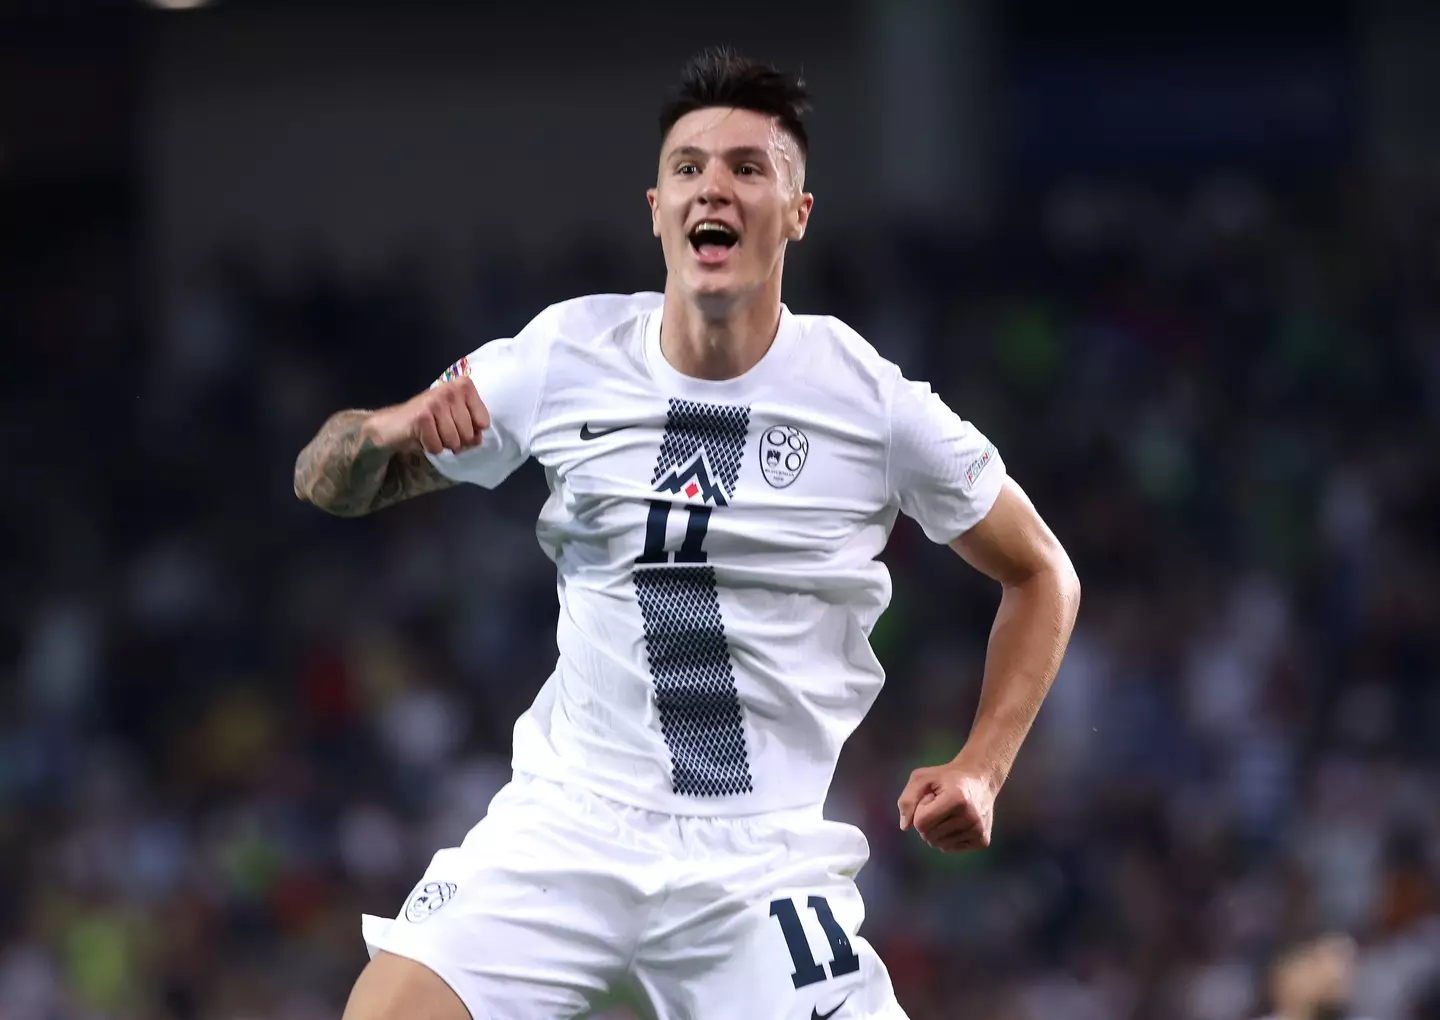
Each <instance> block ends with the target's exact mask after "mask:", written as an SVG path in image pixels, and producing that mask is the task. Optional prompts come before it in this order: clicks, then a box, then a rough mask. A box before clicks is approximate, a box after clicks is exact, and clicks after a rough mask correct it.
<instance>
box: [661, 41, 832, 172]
mask: <svg viewBox="0 0 1440 1020" xmlns="http://www.w3.org/2000/svg"><path fill="white" fill-rule="evenodd" d="M715 106H730V107H734V108H735V109H737V110H753V111H754V112H755V113H763V114H766V115H768V116H771V117H774V118H775V119H776V120H777V121H779V122H780V126H781V127H783V128H784V129H785V130H786V131H788V132H789V133H790V135H791V136H792V137H793V138H794V139H795V141H796V143H797V144H798V145H799V146H800V155H801V156H809V154H810V136H809V135H808V134H807V132H806V131H805V121H804V117H805V113H806V112H807V111H808V110H809V109H810V92H809V90H808V89H806V88H805V82H804V80H803V79H801V78H800V77H799V76H797V75H792V74H786V73H785V72H783V71H779V70H776V69H775V68H773V67H771V66H770V65H769V64H760V63H756V62H755V61H753V60H747V59H746V58H745V57H742V56H740V55H738V54H737V53H735V51H734V50H731V49H729V48H727V47H716V48H713V49H708V50H704V51H703V52H701V53H699V54H697V55H696V56H694V57H692V58H691V59H690V62H689V63H687V64H686V65H685V70H684V71H683V72H682V73H681V76H680V87H679V88H678V89H676V91H675V94H674V95H673V96H672V97H671V98H670V100H669V101H668V102H666V103H665V105H664V106H663V107H662V108H661V109H660V140H661V141H662V142H663V141H664V140H665V138H666V136H668V135H669V134H670V129H671V128H673V127H674V126H675V122H676V121H678V120H679V119H680V118H681V117H683V116H685V115H686V114H687V113H694V112H695V111H696V110H706V109H709V108H711V107H715Z"/></svg>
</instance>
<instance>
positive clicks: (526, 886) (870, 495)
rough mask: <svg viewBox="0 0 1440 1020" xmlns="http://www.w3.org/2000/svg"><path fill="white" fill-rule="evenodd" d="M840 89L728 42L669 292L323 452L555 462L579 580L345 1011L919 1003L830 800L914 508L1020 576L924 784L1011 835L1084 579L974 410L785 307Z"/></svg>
mask: <svg viewBox="0 0 1440 1020" xmlns="http://www.w3.org/2000/svg"><path fill="white" fill-rule="evenodd" d="M807 109H808V97H807V93H806V91H805V88H804V86H803V84H802V83H801V82H800V81H799V80H798V79H796V78H794V77H790V76H787V75H785V74H782V73H780V72H779V71H776V70H774V69H772V68H770V67H766V66H762V65H758V64H755V63H751V62H748V61H745V60H742V59H740V58H738V57H736V56H734V55H732V54H730V53H728V52H726V51H716V52H709V53H706V54H704V55H702V56H701V57H699V58H697V59H696V60H695V61H693V62H692V63H691V65H690V66H689V67H688V68H687V70H686V73H685V77H684V81H683V84H682V86H681V88H680V89H679V91H678V93H677V94H676V95H675V97H674V98H673V99H672V100H671V101H670V102H669V103H668V104H667V105H666V106H665V107H664V109H663V112H662V116H661V125H660V126H661V146H660V154H659V166H658V174H657V178H656V182H655V186H654V187H653V188H651V189H650V190H649V192H648V198H649V202H650V214H651V223H652V227H653V230H654V233H655V235H656V236H657V237H658V238H659V239H660V244H661V248H662V249H663V251H664V255H665V264H666V269H667V273H666V280H665V291H664V293H663V294H646V293H642V294H634V295H628V296H627V295H603V296H592V297H582V298H578V299H576V300H572V301H566V302H563V303H561V304H558V305H554V306H552V307H550V308H548V309H546V310H544V311H543V312H541V313H540V315H538V316H537V317H536V318H535V319H534V320H533V321H532V322H530V324H529V325H527V326H526V327H525V328H524V329H522V330H521V331H520V332H519V333H518V334H517V335H516V336H514V337H512V338H507V339H500V340H494V341H492V342H490V343H487V344H485V345H484V346H482V347H480V348H479V349H478V350H476V351H475V352H474V353H472V354H470V355H469V356H468V357H466V358H462V359H461V360H460V361H458V362H456V363H455V364H454V365H452V366H451V367H450V368H449V369H448V370H447V371H446V372H445V373H444V374H443V375H442V376H441V377H440V379H439V380H437V381H436V382H435V383H434V384H433V385H432V386H431V387H430V388H429V389H427V390H426V391H424V392H422V393H420V394H419V395H417V396H414V397H412V398H411V399H409V400H407V401H406V402H404V403H401V404H396V405H394V406H392V407H386V408H382V409H380V410H377V411H342V412H340V413H339V414H337V415H335V416H334V417H333V418H331V419H330V420H329V421H328V422H326V424H325V425H324V426H323V427H322V428H321V430H320V432H319V434H318V435H317V436H316V437H315V438H314V439H313V440H312V441H311V442H310V444H309V445H308V446H307V447H306V448H305V449H304V451H302V452H301V454H300V457H299V460H298V462H297V463H296V467H295V491H296V493H297V494H298V495H299V496H300V497H301V498H302V499H305V500H308V501H310V502H311V503H314V504H315V505H317V506H319V507H321V508H323V509H325V510H328V511H330V512H332V513H336V514H340V515H346V516H351V515H357V514H365V513H369V512H372V511H374V510H378V509H380V508H382V507H385V506H389V505H391V504H393V503H396V502H398V501H400V500H403V499H407V498H409V497H412V496H416V495H419V494H421V493H426V492H432V491H434V490H437V489H443V488H446V487H447V486H450V485H454V484H456V483H458V482H470V483H473V484H477V485H481V486H484V487H486V488H492V487H494V486H496V485H499V484H500V483H501V482H502V481H504V480H505V478H506V476H507V475H509V474H510V473H511V472H512V471H514V470H515V468H516V467H517V466H519V465H520V464H521V463H523V462H524V461H525V460H526V459H527V458H532V457H533V458H535V459H536V460H538V461H539V462H540V463H541V464H542V465H544V468H545V472H546V476H547V478H548V482H549V487H550V497H549V500H548V501H547V502H546V504H545V506H544V508H543V509H542V510H541V512H540V518H539V524H538V526H537V529H536V530H537V535H538V538H539V541H540V544H541V546H542V548H543V549H544V551H545V553H546V554H547V555H548V556H549V557H550V558H551V559H552V560H553V561H554V563H555V565H556V572H557V575H558V584H557V594H558V596H559V603H560V613H559V626H558V629H557V643H558V645H559V660H558V662H557V663H556V666H555V671H554V672H553V673H552V674H551V675H550V678H549V679H548V680H547V681H546V682H545V684H544V686H543V687H542V688H541V689H540V692H539V695H538V696H537V697H536V699H535V702H534V704H533V706H532V707H531V708H530V709H529V710H528V711H527V712H526V713H525V714H524V715H523V716H522V717H521V718H520V720H519V722H518V723H517V724H516V726H515V736H514V759H513V766H514V777H513V780H512V781H511V782H510V783H509V784H508V785H507V786H506V787H505V788H504V789H503V790H501V792H500V793H499V794H497V795H496V797H495V799H494V801H493V802H492V803H491V805H490V809H489V812H488V813H487V815H486V817H485V818H484V819H483V820H481V821H480V822H479V824H478V825H476V826H475V828H474V829H473V830H471V832H470V833H469V834H468V835H467V836H466V838H465V840H464V842H463V843H462V845H461V846H459V847H456V848H452V849H446V850H441V851H439V852H438V853H437V854H436V855H435V857H434V860H433V861H432V863H431V865H430V868H429V870H428V871H426V873H425V874H424V876H423V877H422V878H421V879H420V881H419V883H418V884H417V885H416V887H415V890H414V892H413V893H412V894H411V895H410V897H409V899H408V900H407V901H406V902H405V903H403V904H401V906H400V910H399V913H398V916H396V917H395V918H394V919H393V920H391V919H381V918H375V917H366V918H365V919H364V921H363V932H364V936H365V941H366V943H367V945H368V947H369V950H370V954H371V960H370V963H369V964H368V966H367V967H366V968H365V970H364V972H363V973H362V974H361V976H360V978H359V980H358V982H357V983H356V985H355V989H354V991H353V993H352V994H351V997H350V1002H349V1005H348V1006H347V1008H346V1012H345V1016H346V1018H348V1020H401V1018H404V1020H465V1017H466V1016H467V1013H468V1015H469V1016H470V1017H472V1018H474V1020H561V1018H569V1017H580V1016H587V1015H591V1014H593V1013H595V1012H598V1011H600V1010H603V1009H606V1008H608V1007H609V1006H610V1005H611V1004H612V1003H617V1002H627V1003H630V1004H631V1005H632V1007H633V1008H634V1009H636V1010H637V1011H638V1012H639V1013H640V1015H641V1016H653V1017H658V1018H660V1020H832V1018H833V1020H860V1018H875V1020H897V1018H903V1017H904V1013H903V1012H902V1011H901V1008H900V1006H899V1004H898V1003H897V1001H896V998H895V993H894V991H893V989H892V987H891V983H890V979H889V977H888V975H887V974H886V971H885V968H884V966H883V965H882V964H881V962H880V960H879V958H878V957H877V955H876V954H875V951H874V950H873V949H872V948H871V947H870V946H869V945H868V944H867V943H866V941H865V940H864V939H863V938H861V937H859V935H858V934H857V930H858V928H859V927H860V922H861V919H862V916H863V907H862V904H861V901H860V897H859V895H858V893H857V891H856V887H855V882H854V878H855V875H856V873H857V872H858V871H859V870H860V868H861V866H862V865H863V864H864V862H865V860H866V858H867V856H868V853H869V849H868V846H867V844H866V842H865V837H864V836H863V835H862V834H861V833H860V832H859V830H857V829H855V828H853V827H851V826H847V825H841V824H838V823H835V822H830V821H827V820H825V819H824V818H823V817H822V814H821V809H822V805H823V803H824V801H825V797H826V792H827V789H828V787H829V784H830V781H831V777H832V774H833V772H834V769H835V764H836V759H837V758H838V756H839V754H840V749H841V746H842V745H843V744H844V742H845V740H846V738H847V737H849V735H850V733H851V732H852V731H853V730H854V729H855V727H856V726H857V725H858V724H859V723H860V721H861V719H862V718H863V717H864V716H865V713H866V711H867V710H868V709H869V707H870V705H871V704H872V703H873V701H874V699H875V697H876V695H877V694H878V693H879V691H880V687H881V684H882V682H883V679H884V673H883V671H882V669H881V666H880V664H879V662H878V661H877V660H876V658H875V656H874V654H873V653H872V651H871V648H870V644H869V641H868V635H869V633H870V630H871V628H872V627H873V626H874V624H875V621H876V618H877V617H878V616H879V615H880V613H881V612H882V611H883V610H884V609H885V607H886V605H887V603H888V601H889V598H890V580H889V575H888V573H887V571H886V569H885V567H884V566H883V565H882V564H881V563H879V562H877V561H876V556H877V555H878V554H879V553H880V551H881V549H882V548H883V547H884V545H885V542H886V539H887V537H888V535H889V533H890V529H891V527H892V525H893V524H894V522H895V518H896V514H897V512H898V511H901V510H903V511H905V512H906V513H907V514H909V515H910V516H911V517H913V518H914V519H915V520H916V521H918V522H919V524H920V526H921V527H922V528H923V529H924V531H925V533H926V534H927V535H928V536H929V537H930V538H931V539H932V540H934V541H936V542H944V543H947V544H949V545H950V546H951V547H952V548H953V549H954V550H955V551H956V552H957V553H959V555H960V556H961V557H962V558H963V559H965V560H966V561H967V562H968V563H970V564H971V565H972V566H974V567H976V568H978V569H979V570H980V571H982V572H983V573H985V574H987V575H989V576H990V577H992V578H994V579H995V580H996V581H998V582H999V583H1000V585H1001V587H1002V597H1001V601H1000V608H999V612H998V615H997V617H996V619H995V623H994V627H993V629H992V631H991V635H990V645H989V652H988V661H987V664H986V671H985V679H984V686H983V691H982V695H981V700H980V706H979V710H978V714H977V718H976V720H975V722H974V725H973V728H972V732H971V734H970V736H969V738H968V740H967V741H966V743H965V745H964V747H963V748H960V749H958V750H959V753H958V755H957V756H956V757H955V759H954V760H953V761H950V762H946V763H944V764H941V765H937V766H934V767H931V768H922V769H918V770H917V771H916V772H914V773H913V774H912V776H911V777H910V781H909V783H908V785H906V787H905V789H904V791H903V792H902V793H901V795H900V798H899V819H898V822H899V826H900V828H901V829H909V828H913V829H914V830H915V831H916V832H917V833H918V834H919V836H920V837H921V838H922V839H924V840H925V842H927V843H928V844H930V845H931V846H933V847H935V848H937V849H939V850H942V851H946V852H957V851H963V850H970V849H975V848H980V847H984V846H986V845H987V843H988V842H989V840H990V832H991V823H992V819H993V813H994V804H995V799H996V795H997V794H998V793H999V791H1000V787H1001V784H1002V783H1003V782H1004V781H1005V778H1006V776H1007V774H1008V773H1009V771H1010V768H1011V764H1012V763H1013V761H1014V760H1015V755H1016V752H1017V750H1018V749H1019V747H1020V744H1021V741H1022V740H1023V739H1024V737H1025V734H1026V732H1027V731H1028V729H1029V727H1030V725H1031V722H1032V720H1033V719H1034V716H1035V713H1036V711H1037V710H1038V708H1039V706H1040V703H1041V700H1042V699H1043V698H1044V696H1045V692H1046V690H1047V688H1048V686H1049V684H1050V682H1051V679H1052V678H1053V676H1054V674H1055V671H1056V669H1057V668H1058V666H1059V663H1060V660H1061V656H1062V655H1063V653H1064V649H1065V645H1066V642H1067V641H1068V639H1069V634H1070V630H1071V626H1072V624H1073V621H1074V617H1075V612H1076V608H1077V605H1078V599H1079V586H1078V582H1077V581H1076V577H1075V573H1074V571H1073V569H1072V567H1071V565H1070V562H1069V560H1068V558H1067V557H1066V555H1065V553H1064V551H1063V550H1062V549H1061V547H1060V545H1059V543H1058V542H1057V541H1056V539H1055V537H1054V535H1053V534H1052V533H1051V532H1050V530H1049V529H1048V528H1047V527H1046V526H1045V524H1044V523H1043V522H1042V521H1041V519H1040V517H1039V516H1038V515H1037V514H1036V512H1035V510H1034V508H1033V507H1032V506H1031V504H1030V502H1029V501H1028V500H1027V498H1026V497H1025V495H1024V493H1023V492H1022V491H1021V490H1020V488H1019V487H1018V486H1017V485H1016V484H1015V483H1014V482H1013V481H1011V480H1010V479H1009V478H1008V477H1007V474H1006V470H1005V467H1004V465H1003V463H1002V461H1001V459H1000V455H999V454H998V453H997V452H996V450H995V447H994V446H993V445H992V444H991V443H990V442H989V441H988V440H987V439H986V438H985V437H984V436H983V435H982V434H981V433H980V432H979V431H978V430H977V429H976V428H975V427H974V426H972V425H971V424H969V423H968V422H966V421H964V420H962V419H961V418H960V417H959V416H957V415H956V414H955V413H954V412H953V411H951V409H950V408H949V407H947V406H946V405H945V404H944V403H943V402H942V401H941V399H940V398H939V397H938V396H936V395H935V394H934V393H932V392H931V390H930V388H929V387H928V386H926V385H925V384H923V383H917V382H912V381H909V380H907V379H905V378H904V377H902V375H901V373H900V371H899V369H897V368H896V366H895V365H893V364H891V363H890V362H888V361H886V360H885V359H883V358H881V357H880V356H879V355H878V354H877V353H876V352H875V350H874V349H873V348H872V347H871V346H870V345H869V344H868V343H866V342H865V340H863V339H862V338H861V337H860V336H858V335H857V334H856V333H855V332H854V331H853V330H851V329H850V328H848V327H847V326H846V325H845V324H844V323H841V322H839V321H837V320H835V319H833V318H825V317H819V316H809V315H796V314H793V313H791V312H790V311H789V310H788V309H786V308H785V306H784V305H782V304H781V301H780V281H781V275H782V269H783V267H784V259H785V254H786V250H787V248H788V246H789V244H790V242H792V241H799V240H800V239H801V238H802V237H803V236H804V233H805V227H806V224H807V222H808V221H809V218H810V211H811V207H812V203H813V198H812V196H811V195H809V194H807V193H806V191H805V188H804V183H805V161H806V155H807V136H806V130H805V125H804V122H803V119H802V115H803V114H804V112H805V111H806V110H807Z"/></svg>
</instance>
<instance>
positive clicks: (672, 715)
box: [635, 566, 753, 797]
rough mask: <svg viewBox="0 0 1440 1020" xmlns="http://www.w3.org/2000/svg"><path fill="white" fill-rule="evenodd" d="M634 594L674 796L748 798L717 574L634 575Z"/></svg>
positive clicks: (701, 570) (676, 570)
mask: <svg viewBox="0 0 1440 1020" xmlns="http://www.w3.org/2000/svg"><path fill="white" fill-rule="evenodd" d="M635 588H636V591H637V592H638V594H639V597H640V613H641V615H642V616H643V617H644V620H645V647H646V650H647V652H648V653H649V657H650V674H651V676H653V677H654V679H655V703H656V705H657V706H658V708H659V709H660V729H661V732H662V733H664V734H665V743H666V745H667V746H668V747H669V748H670V760H671V763H672V766H673V786H674V789H675V792H676V793H680V794H685V795H688V796H692V797H723V796H726V795H728V794H734V793H749V792H750V791H751V790H752V789H753V784H752V783H751V780H750V760H749V757H748V755H747V754H746V752H745V732H744V730H743V729H742V728H741V725H740V699H739V697H738V696H737V695H736V692H735V675H734V673H733V672H732V671H731V666H730V646H729V644H728V643H727V642H726V640H725V625H724V621H723V620H722V619H721V617H720V600H719V598H718V596H717V595H716V593H715V570H714V568H713V567H709V566H681V567H673V566H671V567H650V568H646V569H641V570H637V571H636V572H635Z"/></svg>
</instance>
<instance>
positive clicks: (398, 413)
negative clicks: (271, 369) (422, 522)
mask: <svg viewBox="0 0 1440 1020" xmlns="http://www.w3.org/2000/svg"><path fill="white" fill-rule="evenodd" d="M489 424H490V415H489V412H488V411H487V410H486V409H485V405H484V404H483V403H481V401H480V397H479V395H478V394H477V393H476V392H475V387H474V386H473V385H472V384H471V382H470V380H469V379H459V380H456V381H454V382H450V383H446V384H445V385H443V386H437V387H435V388H434V389H430V390H426V391H425V392H424V393H421V394H419V395H418V396H416V397H413V398H412V399H410V400H408V401H406V402H405V403H403V404H396V405H395V406H393V407H387V408H383V409H381V410H379V411H341V412H340V413H338V414H335V415H332V416H331V417H330V419H329V420H328V421H327V422H325V424H324V425H322V426H321V427H320V431H319V432H317V433H316V434H315V438H314V439H312V440H310V442H309V443H308V444H307V445H306V447H305V449H303V450H301V451H300V456H299V457H297V458H296V460H295V495H296V496H297V497H299V498H300V499H303V500H305V501H306V502H307V503H313V504H314V505H315V506H317V507H319V508H320V509H321V510H324V511H327V512H328V513H332V514H336V515H337V516H340V517H360V516H362V515H364V514H368V513H374V512H375V511H376V510H381V509H384V508H385V507H387V506H390V505H391V504H393V503H399V502H400V501H401V500H405V499H409V498H411V497H412V496H419V495H422V494H424V493H427V492H435V491H437V490H439V489H446V488H449V487H450V486H451V485H454V484H455V483H454V482H453V481H451V480H450V479H449V478H446V477H445V476H444V475H442V474H441V473H440V472H439V471H437V470H436V469H435V466H434V465H433V464H431V463H430V460H429V459H428V458H427V457H426V456H425V454H426V452H427V451H428V452H430V453H436V454H438V453H439V452H440V451H441V450H452V451H454V452H457V453H458V452H459V451H461V450H464V449H469V448H471V447H474V446H478V445H479V444H480V433H481V430H483V429H484V428H486V427H488V426H489Z"/></svg>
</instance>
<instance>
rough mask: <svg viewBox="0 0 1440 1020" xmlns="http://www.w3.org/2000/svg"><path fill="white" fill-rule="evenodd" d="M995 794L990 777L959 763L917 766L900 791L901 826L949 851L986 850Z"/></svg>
mask: <svg viewBox="0 0 1440 1020" xmlns="http://www.w3.org/2000/svg"><path fill="white" fill-rule="evenodd" d="M995 794H996V789H995V786H994V784H993V783H992V782H991V781H990V780H988V779H986V778H985V777H984V776H982V775H979V774H977V773H976V772H974V771H972V770H970V769H968V768H966V767H965V766H964V765H960V764H957V763H955V762H952V763H950V764H948V765H936V766H933V767H931V768H923V769H916V770H915V771H914V772H912V773H910V781H909V782H908V783H906V784H905V791H904V792H903V793H902V794H900V802H899V808H900V828H901V830H902V831H903V830H905V829H908V828H910V827H911V826H913V827H914V829H915V831H916V832H918V833H919V834H920V838H921V839H923V840H925V842H926V843H928V844H929V845H930V846H932V847H934V848H935V849H937V850H943V851H945V852H946V853H959V852H960V851H962V850H983V849H984V848H985V847H987V846H989V845H990V830H991V828H992V826H993V825H994V823H995Z"/></svg>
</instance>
